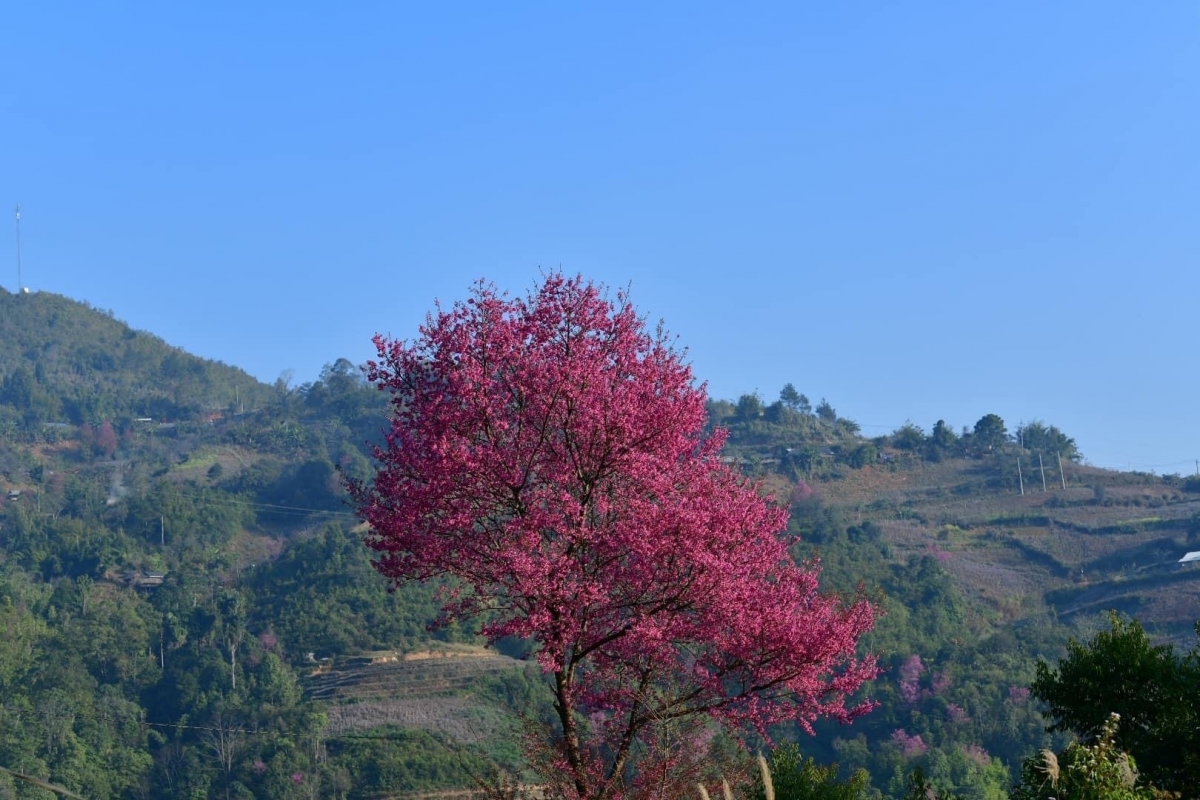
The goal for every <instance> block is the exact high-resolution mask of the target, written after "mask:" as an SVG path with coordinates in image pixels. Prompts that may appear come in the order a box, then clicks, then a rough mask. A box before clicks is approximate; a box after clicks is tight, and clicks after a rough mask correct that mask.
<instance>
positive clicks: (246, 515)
mask: <svg viewBox="0 0 1200 800" xmlns="http://www.w3.org/2000/svg"><path fill="white" fill-rule="evenodd" d="M0 332H2V333H3V336H4V340H3V341H4V343H5V344H6V345H7V346H6V347H5V348H3V349H2V350H0V630H3V631H4V632H5V633H4V636H2V637H0V697H3V698H4V700H3V702H0V766H5V767H8V768H10V769H17V770H19V771H23V772H26V773H29V774H34V775H38V776H41V777H43V778H49V779H53V780H55V781H59V782H61V783H63V784H64V785H66V786H68V787H69V788H73V789H75V790H77V791H85V790H86V792H87V794H88V796H91V797H135V796H182V795H185V794H186V795H191V796H201V797H203V796H213V797H218V796H224V795H226V794H228V795H229V796H239V795H240V796H256V797H290V796H295V795H297V794H300V793H305V794H307V795H309V796H327V797H355V798H358V797H362V798H365V797H383V796H398V795H401V794H402V793H405V792H432V791H441V790H449V789H454V788H460V787H465V786H470V785H472V783H471V781H472V780H473V776H474V777H478V776H480V775H485V774H487V773H488V772H489V771H490V770H493V769H495V768H496V767H497V766H499V767H501V768H504V769H508V770H517V771H519V769H520V762H519V753H518V748H517V742H518V740H519V735H518V733H519V723H518V721H517V720H518V715H519V714H525V715H528V716H530V717H532V718H534V719H536V718H538V717H539V716H540V715H542V714H544V713H545V712H546V708H545V696H544V691H543V687H542V686H541V685H540V681H541V677H540V675H538V674H537V671H536V669H533V668H531V667H530V666H529V665H528V664H526V663H525V662H522V661H519V660H515V659H513V658H510V657H508V656H507V655H501V654H499V653H496V652H493V651H490V650H485V649H483V648H481V647H480V646H479V642H478V641H477V640H476V639H475V637H474V636H472V635H471V632H470V631H469V630H463V629H460V628H456V627H449V628H445V629H441V630H439V631H437V632H436V633H432V634H431V633H430V632H429V631H428V629H427V625H428V624H429V622H430V620H431V619H432V618H433V617H434V615H435V611H436V602H435V597H434V593H435V591H436V589H437V588H438V587H437V586H434V585H426V586H405V587H401V588H399V589H398V590H397V591H395V592H391V593H389V592H388V588H389V587H388V586H387V584H386V582H385V581H384V580H383V579H382V578H381V577H380V576H379V575H378V574H377V573H376V572H375V571H374V570H373V569H372V567H371V564H370V559H369V555H368V552H367V550H366V549H365V548H364V547H363V546H362V545H361V542H360V539H359V537H360V533H355V531H354V529H353V526H354V525H355V523H356V520H355V518H354V515H353V513H352V512H351V510H350V509H349V508H348V506H347V505H346V493H345V490H344V488H343V479H344V478H346V477H350V478H357V479H368V478H369V477H370V475H371V463H370V460H369V458H370V456H369V450H370V446H369V441H371V440H374V439H376V438H377V437H378V436H379V431H380V427H381V426H382V424H383V423H384V420H385V414H386V405H385V401H386V398H385V397H384V396H383V395H381V394H380V393H379V392H377V391H375V390H374V389H373V388H372V387H370V386H367V385H365V384H364V383H363V381H362V378H361V375H360V374H359V372H358V370H357V368H356V367H355V366H354V365H353V364H350V363H349V362H347V361H345V360H342V359H338V360H334V361H333V362H332V363H331V364H330V365H329V366H328V367H327V368H326V369H325V370H324V372H323V373H322V375H321V376H320V378H319V379H318V380H316V381H314V382H312V383H309V384H305V385H302V386H297V387H291V386H286V385H283V384H280V385H276V386H273V387H268V386H265V385H263V384H260V383H258V382H256V381H254V380H253V379H252V378H250V376H248V375H246V374H245V373H244V372H242V371H240V370H238V369H236V368H234V367H230V366H227V365H223V364H217V363H214V362H209V361H204V360H203V359H199V358H195V357H193V356H191V355H188V354H186V353H184V352H182V351H180V350H178V349H176V348H172V347H171V346H169V345H167V344H166V343H164V342H162V341H161V340H159V339H158V338H156V337H154V336H152V335H150V334H145V333H141V332H137V331H133V330H131V329H130V328H128V327H127V326H125V325H123V324H122V323H120V322H119V321H117V320H115V319H113V318H112V317H111V315H109V314H106V313H104V312H100V311H97V310H94V309H91V308H89V307H88V306H86V305H85V304H81V303H77V302H74V301H71V300H68V299H66V298H61V297H57V296H54V295H49V294H32V295H23V296H20V297H18V296H15V295H8V294H5V293H0ZM709 413H710V418H711V421H712V423H713V424H714V426H721V427H723V428H726V429H727V430H728V434H729V438H728V441H727V444H726V449H725V458H726V459H727V460H728V461H730V462H731V463H736V464H738V465H739V466H740V468H741V469H742V470H743V471H744V472H745V473H746V474H748V475H750V476H752V477H754V478H756V479H758V480H760V481H761V484H762V487H763V489H764V491H769V492H772V493H773V494H774V495H775V496H776V497H777V498H778V499H779V500H780V501H781V502H787V503H788V504H789V505H790V506H791V509H792V518H791V522H790V527H789V533H790V534H792V535H794V536H796V537H798V541H797V543H796V544H795V546H794V548H793V552H794V554H795V555H796V556H797V557H799V558H807V557H810V556H812V555H813V554H816V555H818V556H819V557H820V559H821V562H822V583H823V585H824V586H825V587H826V588H828V589H830V590H834V591H840V592H845V593H850V592H854V591H856V590H861V591H865V592H867V593H869V594H871V595H872V596H875V597H876V598H878V600H879V603H880V605H881V606H882V607H883V608H884V609H885V610H886V612H887V613H886V616H884V617H883V619H882V620H881V621H880V623H879V625H878V628H877V630H876V631H874V632H873V633H872V634H871V635H870V637H869V639H868V641H867V642H866V646H867V647H869V648H871V649H873V650H875V651H876V652H878V653H879V654H880V658H881V661H882V662H883V663H884V664H885V666H886V667H887V668H888V670H889V671H888V673H886V674H885V675H884V676H883V677H881V678H880V680H879V681H877V682H876V684H875V685H874V686H873V687H872V688H871V695H872V697H874V698H876V699H877V700H879V702H880V707H879V708H878V709H877V710H876V711H874V712H873V713H872V714H870V715H868V716H867V717H865V718H863V719H862V720H859V721H858V722H856V723H855V724H854V726H852V727H851V728H844V727H842V726H837V725H821V726H819V728H818V736H817V737H816V738H815V739H814V738H809V737H807V735H801V734H798V732H797V731H795V730H784V731H780V732H778V736H779V738H782V739H787V738H791V737H797V738H798V740H799V741H800V742H801V746H802V747H803V748H804V749H805V751H806V752H808V753H811V754H813V755H815V756H816V757H817V758H818V759H819V760H820V761H822V762H826V763H827V762H832V761H837V762H839V763H840V764H842V765H843V768H856V767H863V768H866V769H868V770H869V772H870V774H871V777H872V781H873V786H874V790H875V791H876V792H878V793H879V794H881V795H890V796H894V795H897V794H900V793H903V791H904V786H903V776H904V775H905V774H907V771H908V770H909V769H910V768H911V767H912V766H917V765H919V766H922V767H923V768H924V769H926V771H927V772H928V773H929V774H930V775H931V777H932V778H933V779H934V781H935V783H936V784H937V785H938V786H940V787H942V788H946V789H950V790H953V791H955V792H957V793H959V794H960V795H961V796H963V797H969V798H975V797H978V798H985V797H987V798H991V797H996V796H998V795H997V794H996V792H999V791H1002V790H1003V787H1005V786H1006V785H1007V781H1009V780H1010V779H1011V777H1012V775H1013V770H1014V769H1015V767H1016V766H1017V765H1018V764H1019V761H1020V759H1021V758H1022V757H1023V756H1025V755H1027V754H1028V753H1030V752H1032V751H1033V750H1034V749H1036V748H1037V747H1041V746H1043V745H1045V744H1047V743H1048V742H1049V738H1048V737H1047V736H1046V735H1045V734H1044V732H1043V721H1042V719H1041V717H1040V715H1039V714H1038V711H1037V709H1036V708H1035V707H1034V706H1033V705H1032V704H1031V703H1030V702H1029V700H1028V692H1027V690H1026V689H1025V688H1024V687H1027V686H1028V684H1029V681H1030V679H1031V678H1032V674H1033V665H1034V664H1035V663H1036V660H1037V658H1039V657H1044V658H1051V659H1052V658H1055V657H1057V656H1058V655H1059V654H1060V653H1061V652H1062V650H1063V647H1064V645H1065V643H1066V641H1067V638H1068V637H1069V636H1071V635H1084V634H1086V633H1087V632H1089V631H1090V630H1093V629H1094V628H1095V627H1096V625H1098V624H1099V622H1100V620H1102V618H1103V614H1104V612H1105V611H1106V610H1107V609H1110V608H1116V609H1118V610H1120V611H1122V612H1124V613H1128V614H1133V615H1136V616H1137V617H1138V619H1140V620H1141V621H1142V622H1143V623H1144V624H1145V625H1146V626H1147V628H1148V629H1150V630H1151V631H1153V632H1154V633H1155V634H1156V635H1158V636H1159V637H1161V638H1163V639H1170V640H1173V641H1175V642H1177V643H1179V644H1181V645H1184V646H1190V645H1191V644H1192V642H1193V640H1194V636H1193V635H1192V633H1191V626H1192V623H1193V622H1194V621H1195V620H1196V619H1197V618H1200V572H1197V571H1196V570H1195V569H1190V568H1182V567H1180V566H1179V565H1178V563H1177V561H1178V559H1179V557H1180V556H1182V555H1183V554H1184V553H1185V552H1187V551H1188V550H1191V549H1200V481H1197V480H1193V479H1185V478H1182V477H1180V476H1165V477H1160V476H1154V475H1146V474H1137V473H1119V472H1110V471H1105V470H1098V469H1094V468H1091V467H1087V466H1084V465H1083V464H1082V463H1080V460H1081V456H1080V454H1079V450H1078V448H1077V447H1076V445H1075V442H1074V441H1073V440H1072V439H1070V437H1068V436H1066V435H1065V434H1063V433H1062V432H1061V431H1059V430H1058V429H1057V428H1055V427H1054V426H1053V425H1046V424H1043V423H1030V424H1028V425H1022V426H1020V427H1019V428H1018V430H1017V431H1014V432H1013V433H1011V434H1010V433H1009V432H1008V431H1007V430H1006V428H1005V426H1004V422H1003V420H1000V419H999V418H998V417H994V415H988V414H984V415H982V416H981V418H980V420H979V422H978V423H976V425H975V426H974V427H973V428H970V429H964V430H962V431H961V432H955V431H953V430H951V429H950V428H949V426H946V425H945V424H944V423H940V422H939V423H938V424H937V425H935V426H933V429H932V430H931V431H929V432H928V433H926V432H925V431H923V430H921V429H919V428H917V427H916V426H914V425H906V426H904V427H903V428H901V429H900V430H898V431H895V432H893V433H892V434H889V435H887V436H882V437H876V438H866V437H863V436H862V435H861V432H860V431H859V428H858V426H857V425H856V424H855V423H854V422H853V421H852V420H848V419H844V418H840V417H838V415H837V414H836V412H835V411H834V409H833V408H832V406H831V405H830V404H829V403H827V402H824V401H822V402H821V403H820V404H818V405H817V406H816V408H813V407H812V405H811V404H809V402H808V401H807V399H806V398H804V396H803V395H800V394H799V393H798V392H796V391H795V390H794V389H792V390H791V391H790V392H789V391H788V390H787V388H785V391H784V393H782V394H781V399H780V400H779V401H778V402H774V403H766V402H763V401H762V400H761V399H760V398H758V397H757V396H756V395H746V396H743V397H742V398H739V399H738V400H737V401H736V402H735V401H723V400H714V401H712V402H711V403H710V406H709ZM1060 457H1061V464H1062V470H1061V472H1060V471H1059V463H1060ZM1039 458H1040V462H1041V465H1042V467H1044V471H1045V483H1044V485H1043V474H1042V469H1041V468H1039V467H1038V463H1039ZM1018 464H1020V468H1019V470H1020V471H1018ZM506 652H510V651H508V650H506ZM511 654H517V655H521V647H520V644H519V643H516V644H514V645H513V649H512V650H511ZM297 776H299V777H297ZM5 781H6V779H5V778H4V777H3V776H0V796H4V793H5V792H8V793H9V794H13V793H15V792H16V791H17V789H16V788H15V784H11V782H9V783H6V782H5ZM15 796H23V795H19V794H16V795H15Z"/></svg>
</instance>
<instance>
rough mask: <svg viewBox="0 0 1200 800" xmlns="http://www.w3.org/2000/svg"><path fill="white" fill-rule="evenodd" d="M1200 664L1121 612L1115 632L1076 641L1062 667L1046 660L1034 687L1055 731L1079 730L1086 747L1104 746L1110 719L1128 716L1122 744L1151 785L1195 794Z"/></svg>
mask: <svg viewBox="0 0 1200 800" xmlns="http://www.w3.org/2000/svg"><path fill="white" fill-rule="evenodd" d="M1198 627H1200V626H1198ZM1197 662H1198V657H1197V653H1196V651H1195V650H1193V651H1192V652H1191V653H1189V654H1188V655H1187V656H1184V657H1180V656H1178V655H1177V654H1176V653H1175V651H1174V648H1172V647H1171V646H1170V645H1153V644H1151V643H1150V639H1149V637H1148V636H1147V635H1146V632H1145V630H1143V629H1142V626H1141V625H1140V624H1138V622H1137V621H1136V620H1131V621H1130V622H1123V621H1122V620H1121V619H1120V618H1119V617H1118V616H1117V615H1116V613H1115V612H1114V613H1113V614H1112V615H1111V617H1110V628H1109V630H1107V631H1101V632H1100V633H1098V634H1096V636H1095V637H1094V638H1093V639H1092V640H1091V641H1090V642H1088V643H1087V644H1086V645H1083V644H1080V643H1079V642H1077V641H1075V640H1071V642H1070V643H1069V644H1068V645H1067V656H1066V658H1064V659H1062V660H1061V661H1060V662H1059V663H1058V665H1057V666H1055V667H1051V666H1050V665H1048V664H1047V663H1045V662H1044V661H1043V662H1040V663H1039V664H1038V666H1037V677H1036V678H1035V679H1034V681H1033V684H1032V686H1031V687H1030V690H1031V692H1032V693H1033V696H1034V697H1036V698H1037V699H1039V700H1041V701H1042V702H1043V703H1045V704H1046V706H1047V710H1046V714H1047V715H1048V716H1049V717H1050V718H1051V720H1052V724H1051V725H1050V727H1049V730H1050V731H1071V732H1073V733H1075V734H1076V735H1077V736H1079V737H1080V739H1082V740H1083V741H1084V742H1085V743H1091V742H1096V741H1099V740H1100V739H1101V738H1102V737H1103V736H1105V735H1106V733H1105V732H1106V730H1107V727H1106V726H1108V724H1109V718H1110V715H1111V714H1118V715H1120V720H1121V725H1120V728H1119V730H1117V731H1116V732H1115V733H1114V734H1113V736H1114V739H1113V744H1114V746H1115V747H1116V748H1118V749H1119V750H1121V751H1124V752H1126V753H1129V754H1130V755H1131V756H1133V757H1134V759H1136V761H1137V763H1138V765H1139V767H1140V769H1141V770H1142V773H1143V775H1144V776H1145V778H1146V780H1148V781H1149V782H1150V783H1153V784H1154V785H1155V786H1158V787H1160V788H1163V789H1168V790H1179V791H1188V787H1195V786H1197V785H1200V734H1198V732H1197V724H1198V723H1200V668H1198V667H1200V665H1198V663H1197Z"/></svg>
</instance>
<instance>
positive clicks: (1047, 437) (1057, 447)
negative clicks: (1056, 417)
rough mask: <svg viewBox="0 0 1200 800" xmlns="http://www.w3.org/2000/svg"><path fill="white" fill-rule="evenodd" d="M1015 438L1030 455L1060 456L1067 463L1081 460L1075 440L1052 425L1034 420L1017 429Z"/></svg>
mask: <svg viewBox="0 0 1200 800" xmlns="http://www.w3.org/2000/svg"><path fill="white" fill-rule="evenodd" d="M1016 436H1017V441H1019V442H1020V443H1021V446H1022V447H1024V448H1025V449H1026V450H1029V451H1030V452H1032V453H1038V454H1041V455H1046V456H1062V457H1063V458H1065V459H1066V460H1068V461H1081V460H1083V454H1082V453H1080V452H1079V448H1078V447H1077V446H1076V445H1075V440H1074V439H1072V438H1071V437H1070V436H1067V435H1066V434H1065V433H1063V432H1062V431H1060V430H1059V429H1058V428H1056V427H1054V426H1053V425H1046V424H1044V423H1042V422H1038V421H1037V420H1034V421H1033V422H1030V423H1027V424H1025V425H1021V426H1020V427H1018V428H1017V434H1016Z"/></svg>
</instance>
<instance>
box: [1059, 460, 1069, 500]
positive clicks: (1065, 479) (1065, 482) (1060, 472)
mask: <svg viewBox="0 0 1200 800" xmlns="http://www.w3.org/2000/svg"><path fill="white" fill-rule="evenodd" d="M1058 477H1060V478H1062V485H1063V491H1064V492H1065V491H1066V490H1067V475H1066V473H1065V472H1063V468H1062V453H1059V454H1058Z"/></svg>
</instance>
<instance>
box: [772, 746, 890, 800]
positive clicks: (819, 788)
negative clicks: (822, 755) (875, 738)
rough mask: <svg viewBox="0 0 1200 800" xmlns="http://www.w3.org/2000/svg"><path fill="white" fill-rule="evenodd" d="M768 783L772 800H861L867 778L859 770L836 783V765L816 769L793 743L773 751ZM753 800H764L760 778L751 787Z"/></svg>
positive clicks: (861, 770) (864, 772)
mask: <svg viewBox="0 0 1200 800" xmlns="http://www.w3.org/2000/svg"><path fill="white" fill-rule="evenodd" d="M769 767H770V781H771V785H772V786H773V787H774V790H775V791H774V795H773V796H774V797H775V798H776V800H864V799H865V798H866V797H867V786H868V785H869V782H870V777H869V776H868V775H867V772H866V770H863V769H860V770H858V771H857V772H855V773H854V774H853V775H851V776H850V777H849V778H847V779H846V780H844V781H843V780H838V767H837V764H830V765H829V766H826V767H822V766H818V765H817V763H816V762H815V761H814V760H813V758H812V756H809V757H808V758H805V757H804V756H802V755H801V753H800V748H799V747H797V746H796V744H795V742H788V743H787V744H784V745H781V746H779V747H777V748H775V750H774V751H772V753H771V758H770V762H769ZM751 797H753V798H754V800H760V799H761V800H765V798H766V797H767V793H766V783H765V779H764V777H763V776H760V777H759V778H758V780H757V782H756V783H755V786H754V793H753V794H752V795H751Z"/></svg>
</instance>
